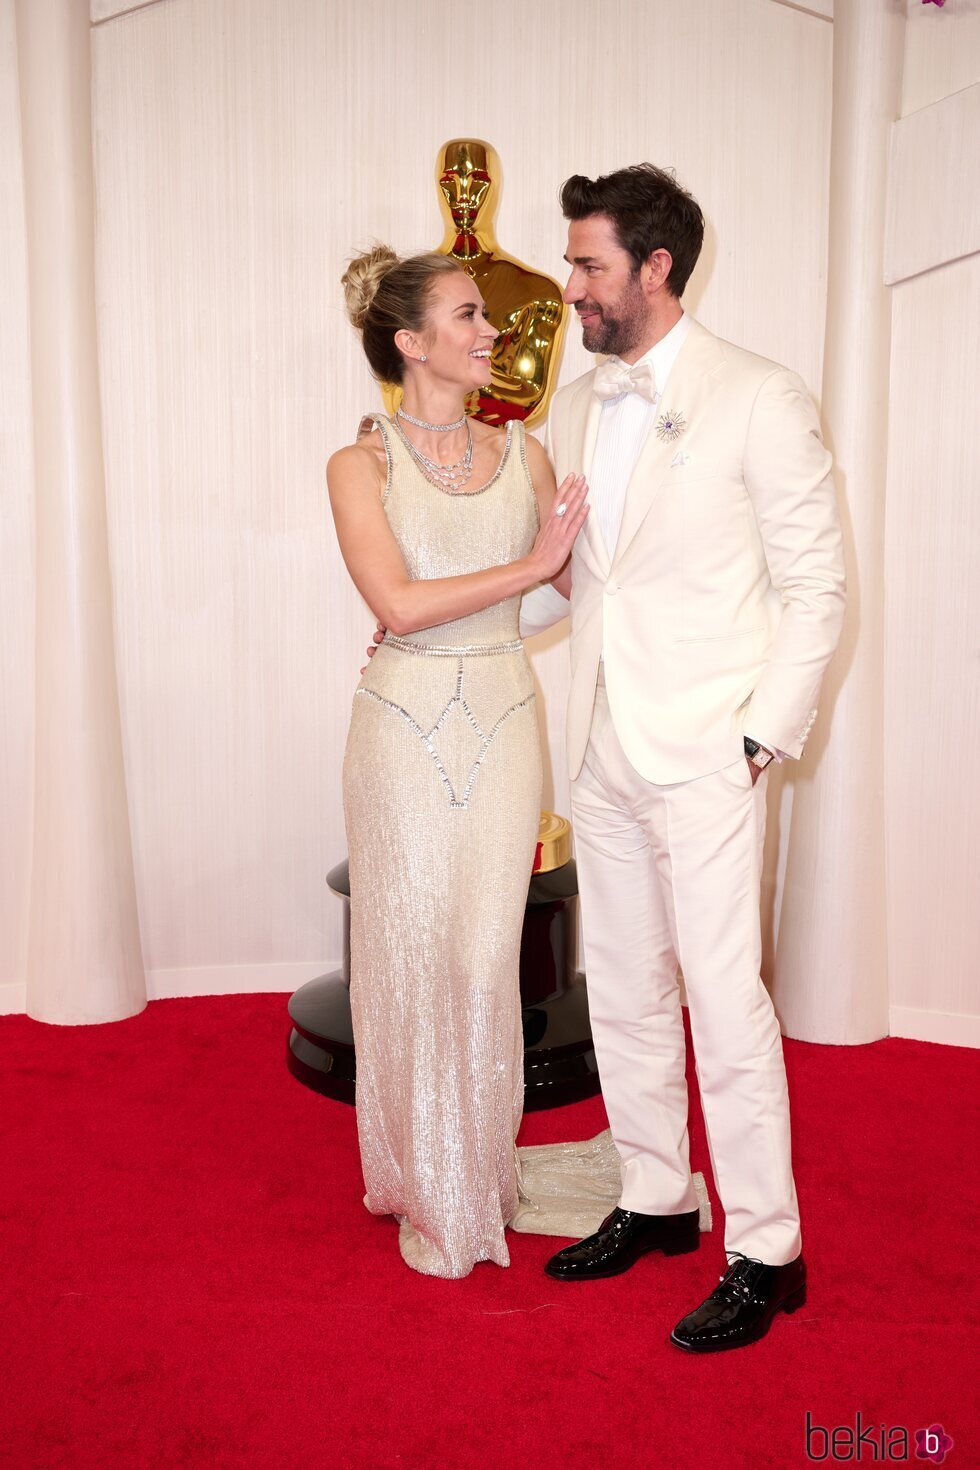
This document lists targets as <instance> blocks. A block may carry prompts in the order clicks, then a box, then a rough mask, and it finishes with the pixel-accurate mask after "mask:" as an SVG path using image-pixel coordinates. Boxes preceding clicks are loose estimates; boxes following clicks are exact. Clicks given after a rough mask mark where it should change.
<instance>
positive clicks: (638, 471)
mask: <svg viewBox="0 0 980 1470" xmlns="http://www.w3.org/2000/svg"><path fill="white" fill-rule="evenodd" d="M723 364H724V358H723V356H722V353H721V351H720V350H719V348H718V343H717V339H716V338H715V337H713V336H712V334H711V333H710V332H709V331H707V330H706V328H704V327H702V326H701V325H700V323H699V322H692V324H691V331H690V333H689V335H688V338H687V341H686V342H685V343H684V345H683V347H682V348H681V350H680V352H679V353H678V355H677V361H676V362H675V363H674V367H673V370H672V372H671V374H670V377H669V378H668V379H667V387H666V389H665V391H664V396H663V399H662V400H661V402H660V404H659V406H658V409H657V417H656V420H655V422H654V427H653V428H652V429H651V431H650V433H649V434H648V436H647V439H646V442H645V444H644V445H643V448H642V449H641V450H640V454H639V458H638V459H637V461H636V465H635V467H634V469H633V473H632V475H631V476H630V482H629V485H628V486H627V490H626V504H625V506H624V508H623V520H622V525H621V526H620V531H619V539H618V540H617V542H616V551H615V554H614V556H613V559H612V565H613V566H615V565H616V563H617V562H618V561H619V560H620V559H621V558H622V557H623V556H624V555H625V554H626V552H627V551H628V549H629V547H630V543H631V542H632V541H633V538H634V537H635V536H636V533H637V532H638V531H639V529H640V527H641V526H642V524H643V522H644V520H645V519H646V517H647V514H648V513H649V511H650V508H651V506H652V505H653V502H654V500H655V499H656V497H657V491H658V490H659V489H660V485H661V482H662V481H663V478H664V475H665V474H666V473H667V470H668V469H669V468H670V464H671V461H672V460H673V458H674V456H675V455H676V454H678V453H680V452H684V451H686V450H687V448H688V445H689V444H692V443H693V442H694V441H695V436H696V435H697V433H698V430H699V428H701V427H702V425H703V422H704V418H705V410H706V409H707V407H708V404H709V400H710V399H711V397H712V396H713V394H714V391H715V389H716V387H717V386H718V380H719V377H720V375H721V369H722V367H723ZM593 396H594V395H593ZM668 412H669V413H671V414H677V415H679V416H683V422H684V428H683V430H682V432H681V433H680V434H679V435H678V436H677V438H676V439H668V438H665V437H662V436H661V435H659V434H658V432H657V431H658V427H659V425H660V423H661V421H662V418H663V415H664V414H665V413H668ZM599 539H600V540H601V539H602V538H601V537H600V538H599Z"/></svg>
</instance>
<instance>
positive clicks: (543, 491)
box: [524, 435, 588, 611]
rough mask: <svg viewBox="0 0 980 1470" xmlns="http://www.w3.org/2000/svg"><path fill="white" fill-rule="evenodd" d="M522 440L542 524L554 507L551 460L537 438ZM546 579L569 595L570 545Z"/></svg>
mask: <svg viewBox="0 0 980 1470" xmlns="http://www.w3.org/2000/svg"><path fill="white" fill-rule="evenodd" d="M524 442H525V446H526V451H527V467H528V471H529V472H530V475H531V484H532V485H533V486H534V493H535V495H536V496H537V498H538V515H539V517H540V520H541V523H542V525H543V524H544V520H545V517H546V516H548V515H550V513H551V511H552V509H553V507H554V502H555V495H556V493H557V491H556V489H555V472H554V470H553V469H552V467H551V460H550V459H549V458H548V455H547V452H546V451H545V449H544V447H543V446H542V445H541V444H539V443H538V441H537V439H532V438H531V436H530V435H528V436H527V437H526V439H525V441H524ZM566 483H567V482H566ZM586 490H588V487H586ZM548 580H549V581H550V582H551V585H552V587H554V589H555V591H556V592H560V593H561V595H562V597H564V598H566V599H567V598H569V597H571V595H572V558H571V547H569V556H568V560H567V561H566V562H565V565H564V566H563V567H562V568H561V570H560V571H559V572H558V574H557V575H556V576H554V577H550V578H549V579H548ZM566 611H567V609H566Z"/></svg>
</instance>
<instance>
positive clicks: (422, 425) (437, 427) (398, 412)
mask: <svg viewBox="0 0 980 1470" xmlns="http://www.w3.org/2000/svg"><path fill="white" fill-rule="evenodd" d="M395 418H398V419H405V421H406V422H407V423H409V424H414V425H415V427H416V428H417V429H431V430H432V432H433V433H434V434H448V433H449V432H450V431H451V430H452V429H461V428H462V427H463V425H464V424H465V422H466V410H465V409H464V410H463V412H462V413H461V414H460V416H459V418H458V419H456V421H455V423H452V424H427V423H426V421H425V419H417V418H415V416H414V415H413V414H410V413H406V412H405V410H404V409H403V408H396V409H395Z"/></svg>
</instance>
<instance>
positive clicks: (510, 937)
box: [343, 414, 706, 1277]
mask: <svg viewBox="0 0 980 1470" xmlns="http://www.w3.org/2000/svg"><path fill="white" fill-rule="evenodd" d="M369 422H373V423H374V424H376V425H377V427H378V429H379V430H380V432H381V435H382V438H383V441H384V446H385V454H386V456H387V461H388V474H387V482H386V486H385V491H384V501H383V503H384V510H385V514H386V516H387V519H388V523H389V525H390V527H391V529H392V532H393V533H394V536H395V539H396V541H397V542H398V545H399V547H400V549H401V553H402V556H403V557H404V560H405V565H406V567H407V569H408V572H409V575H410V576H411V577H412V578H413V579H414V580H421V579H430V578H437V577H453V576H459V575H462V574H463V573H466V572H476V571H481V570H483V569H485V568H486V567H490V566H498V565H501V564H504V563H506V562H511V561H514V560H516V559H517V558H518V557H521V556H524V555H525V554H526V553H527V552H528V551H529V550H530V549H531V546H532V544H533V542H534V538H535V536H536V535H537V531H538V510H537V500H536V497H535V494H534V489H533V486H532V484H531V478H530V475H529V473H528V469H527V462H526V459H525V450H524V426H523V424H521V423H519V422H517V421H511V422H509V423H508V425H507V429H506V437H505V439H504V448H503V454H502V457H501V460H500V464H499V467H498V469H497V471H496V473H495V474H494V475H493V477H492V478H491V479H490V480H489V481H488V482H487V483H486V484H485V485H484V486H482V487H481V488H480V489H479V490H475V491H470V492H457V493H450V492H447V491H445V490H442V489H440V488H439V487H437V486H436V485H434V484H433V483H432V482H431V481H429V480H428V479H427V478H426V477H425V476H424V475H423V474H422V472H421V470H420V469H419V468H418V467H417V465H416V463H415V461H414V460H413V458H412V456H411V453H410V451H409V449H408V447H407V443H406V441H405V439H404V437H403V435H402V432H401V429H400V427H399V426H398V424H397V422H394V421H392V420H391V419H388V418H385V417H384V416H383V415H380V414H373V415H370V416H369V420H365V421H364V424H365V426H366V425H367V424H368V423H369ZM520 601H521V599H520V597H519V596H517V597H511V598H507V599H506V600H505V601H503V602H499V603H496V604H494V605H493V606H492V607H488V608H485V609H484V610H483V611H481V612H476V613H473V614H471V615H470V616H468V617H465V618H459V619H456V620H454V621H452V622H448V623H442V624H440V625H438V626H436V627H431V628H426V629H423V630H422V631H420V632H415V633H409V634H406V635H405V636H403V637H396V636H394V635H393V634H392V633H390V632H389V633H387V634H386V636H385V640H384V642H383V643H382V644H381V646H380V647H379V648H378V650H377V652H376V653H375V655H374V657H373V659H371V661H370V663H369V664H368V667H367V670H366V671H365V673H364V676H363V677H362V679H361V682H360V684H359V685H358V688H357V690H356V692H355V695H354V700H353V707H352V712H351V723H350V732H349V735H348V739H347V747H346V751H345V755H344V770H343V790H344V814H345V820H346V825H347V840H348V849H349V854H350V890H351V898H350V919H351V928H350V943H351V967H350V973H351V989H350V995H351V1017H352V1021H353V1028H354V1042H355V1047H356V1052H357V1129H358V1139H359V1143H360V1150H361V1163H362V1168H363V1171H364V1183H365V1188H366V1195H365V1201H364V1202H365V1204H366V1206H367V1208H368V1209H369V1210H371V1211H372V1212H373V1213H374V1214H377V1215H386V1214H392V1215H395V1216H397V1217H398V1218H399V1220H400V1230H399V1245H400V1248H401V1253H402V1256H403V1257H404V1259H405V1261H406V1262H407V1263H408V1265H410V1266H412V1267H413V1268H414V1269H415V1270H417V1271H421V1272H423V1273H425V1274H426V1275H431V1276H445V1277H459V1276H465V1275H467V1274H468V1272H469V1271H471V1270H472V1268H473V1266H474V1265H475V1264H476V1263H477V1262H478V1261H494V1262H496V1263H497V1265H500V1266H506V1265H509V1262H510V1257H509V1252H508V1249H507V1243H506V1240H505V1236H504V1229H505V1226H507V1225H510V1226H511V1227H512V1228H514V1229H517V1230H523V1231H529V1232H533V1233H538V1234H554V1235H568V1236H580V1235H587V1234H589V1233H590V1231H592V1230H594V1229H596V1228H597V1226H598V1224H599V1222H600V1221H601V1219H602V1218H603V1216H604V1215H605V1214H606V1213H608V1211H609V1210H610V1209H611V1208H612V1207H613V1205H614V1204H615V1203H616V1200H617V1199H618V1197H619V1191H620V1166H619V1157H618V1154H617V1153H616V1150H615V1147H614V1145H613V1143H612V1140H611V1138H610V1136H609V1134H608V1132H607V1133H605V1134H600V1135H599V1137H598V1138H596V1139H593V1140H589V1141H587V1142H585V1143H570V1144H556V1145H546V1146H542V1147H537V1148H531V1149H524V1150H521V1151H520V1155H519V1154H518V1151H517V1149H516V1147H515V1141H516V1137H517V1130H518V1128H519V1126H520V1121H521V1115H522V1111H523V1098H524V1047H523V1034H522V1027H521V1004H520V991H519V983H518V969H519V958H520V940H521V929H522V923H523V918H524V909H525V904H526V900H527V891H528V883H529V881H530V876H531V868H532V863H533V859H534V850H535V843H536V841H537V833H538V821H539V808H540V800H541V750H540V743H539V736H538V726H537V720H536V716H535V709H534V701H535V696H534V684H533V680H532V677H531V670H530V666H529V664H528V662H527V659H526V657H525V654H524V649H523V645H522V643H521V641H520V638H519V615H520ZM697 1182H698V1181H696V1183H697ZM699 1193H700V1194H701V1195H702V1198H704V1199H705V1200H706V1196H704V1194H703V1182H702V1189H701V1190H699Z"/></svg>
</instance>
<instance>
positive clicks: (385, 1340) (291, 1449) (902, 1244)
mask: <svg viewBox="0 0 980 1470" xmlns="http://www.w3.org/2000/svg"><path fill="white" fill-rule="evenodd" d="M285 1003H286V997H285V996H283V995H249V996H245V995H243V996H227V997H219V998H209V999H199V1000H167V1001H154V1002H152V1003H151V1004H150V1005H149V1007H148V1008H147V1009H146V1011H144V1013H143V1014H142V1015H140V1016H137V1017H134V1018H133V1019H132V1020H129V1021H124V1022H120V1023H118V1024H116V1025H112V1026H78V1027H55V1026H43V1025H41V1024H40V1023H38V1022H36V1021H31V1020H29V1019H28V1018H27V1017H24V1016H6V1017H0V1058H2V1063H3V1065H2V1070H0V1160H2V1164H0V1218H2V1229H0V1240H2V1271H0V1294H2V1303H3V1317H4V1325H3V1331H2V1332H0V1355H2V1363H0V1369H2V1373H3V1405H2V1409H0V1463H2V1464H3V1465H4V1466H10V1467H12V1470H47V1467H53V1466H58V1467H70V1470H178V1467H180V1470H182V1467H194V1470H198V1467H200V1470H287V1467H288V1470H292V1467H297V1466H310V1467H317V1470H319V1467H326V1470H396V1467H397V1470H483V1467H486V1466H492V1467H493V1470H528V1467H534V1470H551V1467H556V1470H557V1467H561V1470H599V1467H612V1466H615V1465H633V1464H637V1465H640V1464H642V1465H644V1466H647V1465H650V1466H653V1465H657V1466H660V1465H664V1466H667V1465H670V1466H672V1467H674V1466H679V1467H681V1470H695V1467H698V1470H715V1467H718V1470H759V1467H771V1470H787V1467H791V1466H802V1465H805V1464H806V1463H807V1460H806V1453H805V1440H804V1429H805V1414H806V1410H807V1409H809V1411H810V1413H811V1416H812V1419H813V1421H814V1422H815V1423H819V1424H821V1425H825V1426H834V1425H852V1426H853V1424H854V1417H855V1412H856V1410H858V1409H860V1411H861V1415H862V1420H863V1421H864V1422H868V1421H869V1420H870V1421H872V1422H873V1423H874V1424H875V1425H878V1424H880V1423H884V1424H886V1425H905V1426H906V1427H907V1428H908V1429H909V1433H910V1440H911V1442H912V1444H913V1445H914V1442H915V1441H914V1437H913V1431H914V1430H915V1429H916V1428H919V1427H921V1426H923V1425H929V1424H932V1423H935V1422H937V1421H938V1422H939V1423H941V1424H942V1425H943V1426H944V1428H945V1430H946V1432H947V1433H948V1434H950V1435H951V1436H952V1438H953V1439H954V1441H955V1443H956V1448H955V1450H954V1451H953V1453H952V1455H951V1457H950V1464H951V1465H953V1466H956V1465H958V1464H962V1465H963V1466H966V1465H967V1464H968V1463H975V1461H976V1456H977V1445H978V1443H980V1440H978V1429H980V1425H978V1422H977V1409H976V1394H975V1388H974V1385H973V1376H972V1374H971V1373H970V1372H969V1371H968V1370H967V1365H968V1363H969V1362H970V1361H972V1358H973V1355H974V1353H975V1349H976V1313H975V1308H974V1307H973V1306H972V1305H971V1302H972V1301H973V1300H975V1281H976V1253H975V1250H974V1240H973V1222H974V1221H975V1220H976V1219H977V1217H978V1213H980V1211H978V1201H977V1199H976V1190H977V1171H976V1170H975V1169H974V1168H973V1165H972V1160H973V1156H974V1153H975V1147H974V1145H975V1141H976V1105H975V1099H976V1092H977V1088H976V1078H977V1071H976V1063H977V1055H976V1052H972V1051H968V1050H965V1049H961V1048H953V1047H943V1046H932V1045H927V1044H925V1043H916V1042H910V1041H899V1040H888V1041H882V1042H879V1043H877V1044H875V1045H873V1046H855V1047H829V1046H808V1045H804V1044H801V1043H799V1042H787V1044H786V1054H787V1063H788V1070H789V1077H790V1089H791V1094H792V1106H793V1128H794V1136H795V1142H796V1176H797V1184H798V1187H799V1193H800V1199H801V1203H802V1208H803V1219H804V1227H803V1228H804V1236H805V1247H804V1248H805V1251H806V1255H807V1259H808V1263H809V1268H810V1294H809V1300H808V1302H807V1305H806V1306H805V1307H804V1308H803V1309H801V1310H800V1311H798V1312H797V1313H796V1314H795V1315H794V1316H793V1317H781V1318H779V1319H778V1320H777V1322H776V1324H775V1326H774V1327H773V1329H772V1332H771V1333H770V1335H769V1337H768V1338H766V1339H765V1340H764V1341H763V1342H761V1343H758V1344H756V1345H755V1346H753V1347H750V1348H746V1349H743V1350H741V1351H739V1352H736V1353H728V1354H722V1355H720V1356H718V1357H714V1358H703V1359H696V1358H695V1359H692V1358H689V1357H686V1356H684V1355H683V1354H682V1353H680V1352H678V1351H677V1350H676V1349H675V1348H672V1347H670V1346H669V1344H668V1342H667V1334H668V1332H669V1331H670V1329H671V1327H672V1326H673V1325H674V1323H675V1322H676V1321H677V1320H678V1318H679V1317H681V1316H682V1315H683V1314H684V1313H685V1312H686V1311H688V1310H690V1309H691V1308H692V1307H694V1306H695V1305H696V1304H697V1303H698V1302H699V1301H700V1300H701V1299H702V1298H703V1297H704V1296H705V1295H706V1294H707V1292H708V1291H709V1290H710V1288H711V1287H712V1285H713V1284H714V1283H715V1282H716V1280H717V1278H718V1275H719V1274H720V1271H721V1269H722V1266H723V1262H724V1258H723V1255H722V1244H721V1227H722V1222H721V1219H720V1210H719V1208H718V1205H717V1201H716V1202H715V1209H716V1221H715V1232H714V1233H713V1234H712V1235H710V1236H707V1237H706V1238H705V1239H704V1240H703V1244H702V1248H701V1250H700V1251H697V1252H695V1253H693V1254H691V1255H685V1256H677V1257H674V1258H672V1259H670V1260H665V1259H664V1258H663V1257H660V1256H656V1255H653V1256H650V1257H647V1258H645V1259H644V1260H643V1261H641V1262H640V1263H638V1265H637V1266H636V1267H634V1269H633V1270H632V1271H630V1272H628V1273H627V1274H626V1275H624V1276H619V1277H616V1278H614V1279H612V1280H610V1281H603V1282H596V1283H594V1284H591V1285H589V1286H584V1285H583V1286H580V1287H579V1286H573V1285H565V1284H562V1283H559V1282H552V1281H550V1280H549V1279H548V1278H547V1277H546V1276H544V1275H543V1274H542V1270H541V1267H542V1265H543V1263H544V1261H545V1259H546V1257H547V1256H548V1255H549V1254H550V1252H551V1250H552V1249H554V1248H555V1244H556V1243H555V1242H552V1241H548V1240H544V1239H541V1238H540V1237H535V1236H530V1235H513V1236H511V1237H510V1250H511V1258H512V1265H511V1267H510V1269H509V1270H506V1271H504V1270H500V1269H499V1268H498V1267H495V1266H491V1265H483V1266H478V1267H477V1268H476V1270H475V1271H474V1272H473V1274H472V1275H471V1276H469V1277H468V1278H467V1279H466V1280H464V1281H460V1282H447V1281H436V1280H431V1279H429V1278H426V1277H423V1276H417V1275H415V1274H413V1273H412V1272H411V1271H409V1270H408V1268H407V1267H406V1266H404V1265H403V1263H402V1261H401V1259H400V1257H399V1254H398V1246H397V1230H396V1227H395V1224H394V1222H393V1221H390V1220H377V1219H374V1218H373V1217H372V1216H370V1215H369V1214H368V1213H367V1212H366V1211H365V1209H364V1207H363V1205H362V1203H361V1199H362V1195H363V1186H362V1181H361V1175H360V1168H359V1164H358V1156H357V1139H356V1132H355V1118H354V1111H353V1109H352V1108H350V1107H348V1106H345V1105H344V1104H342V1103H335V1102H330V1101H328V1100H327V1099H325V1098H321V1097H319V1096H318V1095H317V1094H315V1093H313V1092H310V1091H308V1090H307V1089H306V1088H305V1087H303V1086H301V1085H300V1083H298V1082H297V1081H296V1080H295V1079H294V1078H293V1077H291V1076H290V1074H289V1073H288V1072H287V1070H286V1066H285V1063H284V1050H285V1041H286V1036H287V1033H288V1020H287V1016H286V1010H285ZM689 1075H690V1078H691V1086H692V1091H694V1090H695V1084H694V1074H693V1068H690V1067H689ZM604 1121H605V1120H604V1116H603V1110H602V1105H601V1103H600V1102H599V1101H598V1100H593V1101H591V1102H588V1103H581V1104H577V1105H575V1106H573V1107H568V1108H560V1109H557V1110H555V1111H552V1112H548V1113H537V1114H532V1115H530V1116H529V1117H528V1118H527V1120H526V1122H525V1126H524V1130H523V1135H522V1140H523V1141H525V1142H541V1141H547V1140H553V1139H562V1138H582V1137H585V1136H587V1135H589V1134H592V1133H594V1132H596V1131H597V1130H598V1129H600V1128H601V1127H603V1126H604ZM691 1143H692V1162H693V1166H694V1167H695V1168H697V1169H702V1170H704V1171H705V1173H709V1172H710V1166H709V1161H708V1154H707V1149H706V1146H705V1139H704V1130H703V1127H702V1124H701V1118H700V1113H699V1111H698V1108H697V1103H696V1101H695V1103H694V1106H693V1115H692V1128H691ZM865 1458H868V1456H866V1457H865Z"/></svg>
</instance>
